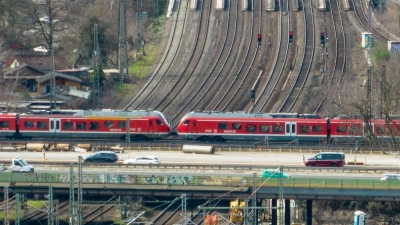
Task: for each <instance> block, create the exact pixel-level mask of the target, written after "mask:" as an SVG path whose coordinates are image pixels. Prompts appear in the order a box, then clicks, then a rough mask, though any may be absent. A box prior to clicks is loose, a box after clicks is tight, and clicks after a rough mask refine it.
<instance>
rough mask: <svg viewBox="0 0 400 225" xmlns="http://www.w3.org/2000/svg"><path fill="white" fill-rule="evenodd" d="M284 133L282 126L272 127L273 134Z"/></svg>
mask: <svg viewBox="0 0 400 225" xmlns="http://www.w3.org/2000/svg"><path fill="white" fill-rule="evenodd" d="M282 131H283V128H282V125H280V124H278V125H273V126H272V132H273V133H282Z"/></svg>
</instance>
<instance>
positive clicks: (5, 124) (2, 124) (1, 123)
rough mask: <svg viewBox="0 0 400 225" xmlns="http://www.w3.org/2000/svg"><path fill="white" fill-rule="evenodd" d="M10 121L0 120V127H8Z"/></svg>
mask: <svg viewBox="0 0 400 225" xmlns="http://www.w3.org/2000/svg"><path fill="white" fill-rule="evenodd" d="M9 127H10V122H8V121H0V128H9Z"/></svg>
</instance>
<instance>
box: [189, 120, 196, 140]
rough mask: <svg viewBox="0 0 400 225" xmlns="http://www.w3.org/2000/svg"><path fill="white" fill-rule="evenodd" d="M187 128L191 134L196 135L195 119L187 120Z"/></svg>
mask: <svg viewBox="0 0 400 225" xmlns="http://www.w3.org/2000/svg"><path fill="white" fill-rule="evenodd" d="M188 130H189V132H190V133H191V135H193V136H196V135H197V121H196V120H191V121H190V122H189V127H188Z"/></svg>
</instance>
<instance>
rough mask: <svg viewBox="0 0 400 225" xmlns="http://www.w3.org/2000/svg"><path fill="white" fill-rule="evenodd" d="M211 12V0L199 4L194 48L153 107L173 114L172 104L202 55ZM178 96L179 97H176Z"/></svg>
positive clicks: (173, 107) (179, 94)
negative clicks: (178, 74) (179, 72)
mask: <svg viewBox="0 0 400 225" xmlns="http://www.w3.org/2000/svg"><path fill="white" fill-rule="evenodd" d="M210 14H211V1H210V2H208V4H201V9H200V18H199V21H198V23H199V24H198V25H197V35H195V38H194V44H193V45H194V46H195V47H194V48H193V51H192V53H191V54H190V59H189V62H188V63H187V64H186V65H185V66H184V69H183V71H182V72H181V74H180V76H179V79H178V80H177V81H176V83H175V84H174V85H173V86H174V87H175V88H174V89H172V90H171V91H170V92H168V93H167V94H166V95H165V96H164V97H163V98H162V99H161V100H160V102H158V103H157V104H156V105H155V109H157V110H160V111H163V112H166V113H167V114H169V115H173V112H174V109H175V106H176V105H177V104H173V102H174V103H175V102H176V101H177V99H180V97H181V96H182V95H183V90H184V88H185V87H186V86H187V85H188V82H189V81H190V80H191V79H192V78H193V75H194V71H195V69H196V68H197V67H198V66H199V63H200V59H201V57H202V55H203V52H204V49H205V44H206V41H207V37H208V33H209V18H210ZM178 96H179V97H178Z"/></svg>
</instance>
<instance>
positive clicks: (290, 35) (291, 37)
mask: <svg viewBox="0 0 400 225" xmlns="http://www.w3.org/2000/svg"><path fill="white" fill-rule="evenodd" d="M292 41H293V31H290V32H289V42H290V43H292Z"/></svg>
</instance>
